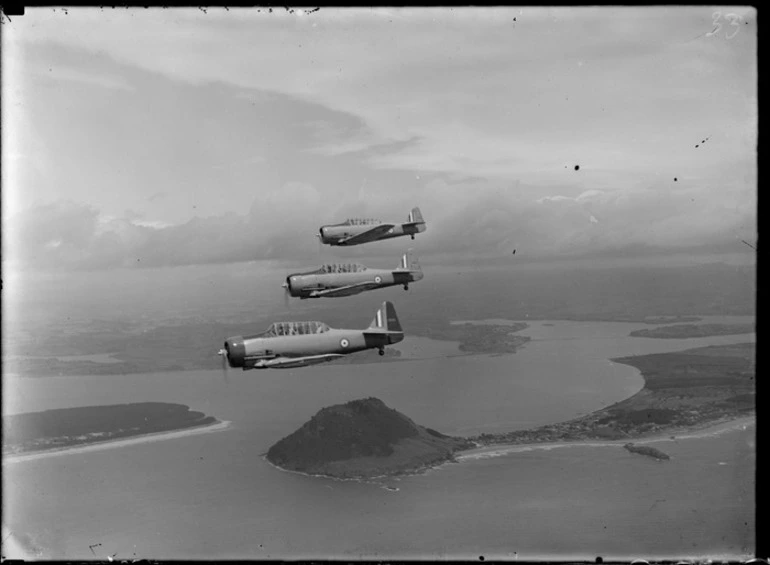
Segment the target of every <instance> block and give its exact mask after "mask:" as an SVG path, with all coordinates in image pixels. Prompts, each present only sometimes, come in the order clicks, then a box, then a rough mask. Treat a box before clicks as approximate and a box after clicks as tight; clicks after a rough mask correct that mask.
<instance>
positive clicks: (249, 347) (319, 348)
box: [219, 301, 404, 371]
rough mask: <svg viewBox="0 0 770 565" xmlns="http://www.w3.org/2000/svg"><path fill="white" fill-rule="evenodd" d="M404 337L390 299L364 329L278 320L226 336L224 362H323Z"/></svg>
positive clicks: (276, 365) (253, 365) (258, 365)
mask: <svg viewBox="0 0 770 565" xmlns="http://www.w3.org/2000/svg"><path fill="white" fill-rule="evenodd" d="M403 339H404V332H403V330H402V329H401V324H400V323H399V321H398V316H396V309H395V308H394V307H393V304H392V303H391V302H387V301H385V302H383V303H382V306H380V308H379V309H378V310H377V314H376V315H375V316H374V320H372V323H371V324H369V327H368V328H366V329H365V330H347V329H336V328H330V327H329V326H328V325H326V324H324V323H323V322H276V323H274V324H271V325H270V327H269V328H267V330H266V331H264V332H262V333H260V334H256V335H250V336H245V337H244V336H235V337H230V338H228V339H227V340H225V346H224V349H220V350H219V355H221V356H222V362H223V364H224V362H225V361H226V362H227V364H228V365H230V367H233V368H237V367H240V368H242V369H243V370H244V371H246V370H248V369H291V368H294V367H305V366H307V365H314V364H317V363H324V362H326V361H332V360H334V359H338V358H340V357H343V356H345V355H347V354H349V353H354V352H356V351H363V350H364V349H372V348H375V347H376V348H377V349H379V350H380V355H385V346H386V345H392V344H394V343H398V342H399V341H401V340H403Z"/></svg>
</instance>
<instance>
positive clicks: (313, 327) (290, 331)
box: [264, 322, 329, 337]
mask: <svg viewBox="0 0 770 565" xmlns="http://www.w3.org/2000/svg"><path fill="white" fill-rule="evenodd" d="M328 331H329V326H327V325H326V324H324V323H323V322H275V323H274V324H271V325H270V327H269V328H267V331H266V332H265V333H264V337H278V336H282V335H308V334H320V333H323V332H328Z"/></svg>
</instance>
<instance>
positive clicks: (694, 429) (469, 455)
mask: <svg viewBox="0 0 770 565" xmlns="http://www.w3.org/2000/svg"><path fill="white" fill-rule="evenodd" d="M756 423H757V418H756V415H752V416H742V417H739V418H734V419H730V420H727V421H722V422H713V421H712V422H709V423H705V424H701V425H696V426H691V427H689V428H671V429H668V430H657V431H656V432H655V433H654V434H641V435H639V436H636V437H629V438H623V439H617V440H601V441H597V440H592V439H578V440H574V441H557V442H537V443H508V444H506V443H499V444H494V445H485V446H479V447H475V448H472V449H468V450H465V451H463V452H462V453H458V454H457V455H456V456H455V459H456V460H457V461H463V460H475V459H487V458H491V457H502V456H504V455H508V454H511V453H519V452H524V451H534V450H537V449H539V450H543V451H548V450H551V449H558V448H563V447H623V446H624V445H625V444H626V443H628V441H629V440H632V441H633V443H634V444H635V445H646V444H650V443H660V442H676V441H678V440H680V439H704V438H709V437H714V436H718V435H721V434H724V433H728V432H732V431H735V430H738V429H746V428H747V427H749V426H755V425H756Z"/></svg>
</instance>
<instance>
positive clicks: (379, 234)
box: [317, 208, 427, 245]
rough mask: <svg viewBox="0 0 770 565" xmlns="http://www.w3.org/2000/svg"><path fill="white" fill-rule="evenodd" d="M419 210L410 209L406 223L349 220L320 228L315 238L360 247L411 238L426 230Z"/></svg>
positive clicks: (368, 219) (360, 219)
mask: <svg viewBox="0 0 770 565" xmlns="http://www.w3.org/2000/svg"><path fill="white" fill-rule="evenodd" d="M426 229H427V228H426V226H425V220H423V219H422V214H421V213H420V209H419V208H412V211H411V212H410V213H409V218H408V221H407V222H404V223H399V222H396V223H388V222H383V221H381V220H374V219H370V218H350V219H348V220H345V221H344V222H342V223H341V224H331V225H328V226H321V229H320V230H319V234H318V236H317V237H319V238H320V239H321V242H322V243H325V244H327V245H360V244H362V243H369V242H371V241H379V240H381V239H390V238H392V237H401V236H405V235H408V236H411V238H412V239H414V236H415V234H417V233H422V232H424V231H425V230H426Z"/></svg>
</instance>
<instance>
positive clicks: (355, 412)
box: [267, 398, 474, 479]
mask: <svg viewBox="0 0 770 565" xmlns="http://www.w3.org/2000/svg"><path fill="white" fill-rule="evenodd" d="M471 447H474V445H473V444H472V443H471V442H469V441H467V440H465V439H463V438H456V437H450V436H446V435H444V434H441V433H439V432H437V431H435V430H431V429H430V428H424V427H422V426H418V425H417V424H415V423H414V422H413V421H412V420H411V419H409V418H407V417H406V416H404V415H403V414H401V413H399V412H397V411H396V410H393V409H392V408H388V407H387V406H386V405H385V403H383V402H382V401H381V400H379V399H377V398H365V399H362V400H353V401H351V402H348V403H346V404H338V405H335V406H330V407H328V408H323V409H322V410H320V411H319V412H318V413H317V414H316V415H315V416H313V417H312V418H311V419H310V420H309V421H308V422H306V423H305V424H303V425H302V427H301V428H299V429H298V430H297V431H295V432H294V433H292V434H291V435H289V436H287V437H285V438H283V439H282V440H280V441H279V442H278V443H276V444H275V445H273V446H272V447H271V448H270V449H269V451H268V452H267V460H268V461H270V462H271V463H272V464H273V465H276V466H277V467H281V468H283V469H287V470H290V471H299V472H303V473H307V474H311V475H324V476H328V477H335V478H344V479H351V478H371V477H377V476H385V475H398V474H403V473H410V472H415V471H419V470H420V469H423V468H427V467H431V466H434V465H437V464H439V463H444V462H446V461H448V460H451V459H452V454H453V453H455V452H456V451H459V450H461V449H468V448H471Z"/></svg>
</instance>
